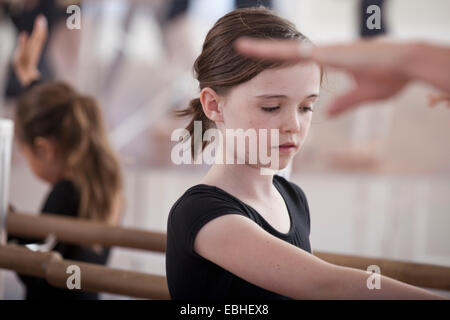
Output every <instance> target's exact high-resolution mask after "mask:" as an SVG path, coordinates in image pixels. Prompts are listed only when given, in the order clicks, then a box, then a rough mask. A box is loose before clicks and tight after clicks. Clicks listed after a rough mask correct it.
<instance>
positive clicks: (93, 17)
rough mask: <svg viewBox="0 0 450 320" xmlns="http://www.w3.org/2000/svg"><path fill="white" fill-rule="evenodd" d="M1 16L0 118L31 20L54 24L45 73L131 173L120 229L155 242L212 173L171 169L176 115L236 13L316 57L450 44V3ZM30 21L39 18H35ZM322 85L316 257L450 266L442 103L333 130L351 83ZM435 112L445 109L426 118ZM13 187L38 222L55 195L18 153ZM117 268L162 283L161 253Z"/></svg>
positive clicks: (310, 157) (423, 102)
mask: <svg viewBox="0 0 450 320" xmlns="http://www.w3.org/2000/svg"><path fill="white" fill-rule="evenodd" d="M1 3H2V6H1V8H2V10H1V13H0V43H1V45H0V91H1V92H2V96H0V117H7V118H11V117H12V114H13V111H14V108H15V105H16V100H15V98H14V95H13V94H12V92H13V91H11V94H8V95H7V91H8V90H9V89H7V88H9V87H10V86H11V84H10V83H12V81H13V80H10V77H11V73H10V71H9V70H10V65H11V62H12V55H13V53H14V48H15V47H16V39H17V36H18V31H21V30H28V31H30V29H26V28H30V26H31V25H32V22H33V20H34V17H35V16H36V15H37V14H38V13H44V14H45V15H46V17H47V20H48V21H49V39H48V45H47V46H46V48H45V49H44V51H45V52H44V55H43V60H42V61H41V62H40V69H39V70H40V72H41V73H42V75H43V77H44V78H45V79H55V80H63V81H65V82H67V83H69V84H70V85H71V86H73V87H74V88H75V89H76V90H77V91H80V92H83V93H86V94H89V95H92V96H94V97H95V98H96V99H97V100H98V101H99V105H100V106H101V107H102V112H103V114H104V116H105V126H106V129H107V130H108V132H109V138H110V141H111V143H112V145H113V147H114V148H115V149H116V150H117V151H118V153H119V155H120V157H121V161H122V163H123V164H124V192H125V198H126V202H127V207H126V211H125V213H124V219H123V222H122V224H123V225H124V226H129V227H138V228H145V229H148V230H158V231H165V228H166V223H167V215H168V213H169V209H170V207H171V205H172V204H173V202H174V201H175V200H176V199H177V198H179V196H180V195H181V194H182V192H184V190H186V189H187V187H189V186H192V185H194V184H196V183H197V182H198V180H199V179H200V177H202V176H203V174H204V172H206V170H207V166H206V165H205V164H203V165H196V166H194V165H180V166H177V165H175V164H173V162H172V161H171V150H172V148H173V146H174V145H175V144H176V142H172V141H171V139H170V137H171V134H172V132H173V130H174V129H175V128H184V127H185V125H186V122H187V121H188V119H177V118H174V117H173V116H172V115H173V111H174V110H178V109H182V108H185V107H186V106H187V104H188V103H189V101H190V99H191V98H192V97H196V96H198V93H199V90H198V87H197V83H196V82H195V80H194V79H195V78H194V76H193V74H192V72H193V68H192V66H193V63H194V59H195V57H197V56H198V54H199V53H200V49H201V44H202V41H203V39H204V37H205V35H206V32H207V30H208V29H210V28H211V26H212V25H213V24H214V23H215V21H216V20H217V18H219V17H220V16H222V15H223V14H225V13H226V12H228V11H230V10H233V9H234V8H236V7H241V6H252V5H265V6H269V7H271V8H272V9H273V10H275V11H276V12H277V13H278V14H280V15H281V16H282V17H285V18H287V19H289V20H291V21H293V22H294V23H296V25H297V28H298V29H299V30H300V31H301V32H302V33H304V34H305V35H306V36H308V38H310V39H311V40H312V41H313V42H314V43H315V44H318V45H326V44H330V43H336V42H345V41H355V40H358V39H360V38H362V37H366V36H372V35H373V33H375V34H380V33H381V34H385V35H387V36H389V37H390V38H392V39H395V40H398V41H411V40H421V39H422V40H426V41H429V42H432V43H437V44H443V45H449V44H450V35H449V33H448V31H447V30H448V29H449V27H450V19H449V18H450V14H449V12H450V2H449V1H447V0H434V1H420V0H414V1H406V0H384V1H361V0H340V1H336V0H320V1H317V0H271V1H235V0H215V1H209V0H190V1H175V0H174V1H166V0H148V1H134V0H129V1H126V0H86V1H79V2H77V5H79V6H80V9H81V28H80V29H79V30H78V29H73V30H70V29H68V28H67V27H66V24H65V22H66V19H67V18H68V17H69V15H70V14H67V13H66V9H67V6H68V5H69V4H73V3H75V1H57V0H55V1H4V0H3V1H1ZM13 3H22V6H21V10H20V11H14V10H13V7H14V6H13ZM370 5H377V6H379V8H380V9H381V18H382V21H381V26H382V27H381V29H376V30H373V29H370V30H369V29H367V28H364V26H365V25H366V24H365V21H367V18H369V17H370V16H371V15H372V14H370V13H367V10H366V11H364V8H366V9H367V7H368V6H370ZM44 7H45V8H44ZM37 8H39V9H37ZM41 8H42V9H41ZM32 10H37V11H36V13H35V15H34V16H31V13H30V12H32ZM14 12H21V13H20V14H19V16H20V15H23V16H25V15H26V14H30V16H29V18H26V19H25V18H24V20H22V21H25V22H21V23H22V24H23V27H21V28H22V29H21V28H19V27H16V24H17V25H19V22H17V21H19V20H17V19H18V18H16V17H17V16H18V14H17V13H14ZM33 12H34V11H33ZM14 19H16V20H14ZM366 26H367V25H366ZM45 64H47V67H45ZM46 68H47V69H46ZM324 83H325V84H324V86H323V88H322V91H321V96H320V100H319V101H318V104H317V105H316V106H317V108H316V110H315V112H314V116H313V123H312V127H311V130H310V136H309V140H308V141H307V142H306V144H305V146H304V147H303V150H301V151H300V153H299V155H298V156H297V157H296V158H295V159H294V162H293V164H292V173H291V180H293V181H294V182H295V183H297V184H298V185H300V186H301V187H302V188H303V189H304V190H305V193H306V194H308V201H309V204H310V210H311V224H312V225H311V226H312V232H311V243H312V246H313V249H314V251H316V250H317V251H320V250H322V251H329V252H336V253H344V254H356V255H362V256H377V257H384V258H391V259H397V260H406V261H414V262H423V263H432V264H440V265H446V266H450V248H449V244H450V238H449V232H448V226H449V225H450V215H449V214H448V213H449V212H450V198H449V197H448V194H450V183H449V178H450V152H449V150H448V148H447V147H446V146H447V144H448V143H447V140H448V136H449V135H450V126H449V125H448V124H449V123H450V113H449V112H448V111H449V109H448V108H447V107H440V106H441V105H445V104H446V102H445V101H446V100H445V97H441V96H440V93H439V92H438V91H437V90H436V89H434V88H433V87H431V86H428V85H424V84H421V83H413V84H412V85H410V86H408V88H405V90H403V91H402V92H400V94H399V95H397V96H395V97H393V98H391V99H389V100H387V101H385V102H383V106H381V108H377V110H375V109H374V108H364V110H362V109H361V111H358V112H357V113H346V114H344V115H342V116H341V117H339V118H336V119H333V120H332V121H331V120H325V106H326V105H327V104H328V103H329V102H330V101H331V100H332V98H334V97H336V96H339V95H340V94H341V93H342V92H346V91H347V90H348V89H349V87H350V86H351V84H352V80H351V78H349V77H348V76H347V75H345V74H343V73H340V72H335V71H330V72H328V73H327V74H326V79H325V82H324ZM13 87H14V86H13ZM11 90H12V89H11ZM429 100H430V101H431V102H433V103H435V106H436V107H434V108H428V107H427V105H428V102H429ZM389 106H392V107H389ZM10 181H11V189H10V198H11V203H12V204H13V205H15V206H16V207H19V208H20V209H21V210H24V211H28V212H30V213H37V212H38V208H39V207H40V206H41V205H42V203H41V201H42V199H43V196H44V195H45V194H46V193H47V192H48V191H49V188H50V186H49V185H48V184H45V183H43V182H41V181H39V180H38V179H36V178H35V177H34V176H33V174H32V172H31V171H30V169H29V168H28V167H27V165H26V162H25V159H24V157H23V156H22V155H21V154H20V153H19V152H18V144H17V142H16V143H15V145H14V152H13V160H12V171H11V179H10ZM109 265H110V266H112V267H118V268H124V269H130V270H135V271H141V272H149V271H150V270H151V271H152V272H153V273H155V274H161V275H164V273H165V266H164V255H162V254H156V253H155V254H153V253H147V252H137V251H134V250H126V249H119V248H114V249H113V250H112V251H111V259H110V261H109ZM6 281H7V283H6V286H7V288H8V290H6V292H5V294H6V298H21V297H22V296H23V288H22V287H21V285H20V283H19V282H18V281H17V278H16V277H15V276H14V275H12V274H10V276H8V277H6ZM102 297H103V298H125V297H118V296H112V295H102Z"/></svg>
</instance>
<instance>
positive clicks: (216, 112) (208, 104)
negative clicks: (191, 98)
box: [200, 88, 223, 122]
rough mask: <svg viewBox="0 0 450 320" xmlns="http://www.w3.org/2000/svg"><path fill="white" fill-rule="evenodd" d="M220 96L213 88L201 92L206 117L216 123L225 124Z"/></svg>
mask: <svg viewBox="0 0 450 320" xmlns="http://www.w3.org/2000/svg"><path fill="white" fill-rule="evenodd" d="M219 99H220V97H219V95H218V94H217V93H216V92H215V91H214V90H213V89H211V88H204V89H202V91H201V92H200V102H201V104H202V108H203V112H204V113H205V115H206V116H207V117H208V119H210V120H211V121H214V122H223V114H222V108H220V107H219Z"/></svg>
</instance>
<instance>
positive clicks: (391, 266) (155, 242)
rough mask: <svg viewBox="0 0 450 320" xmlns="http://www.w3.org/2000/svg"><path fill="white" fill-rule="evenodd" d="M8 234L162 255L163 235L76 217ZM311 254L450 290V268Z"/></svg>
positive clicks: (43, 218) (25, 224) (12, 217)
mask: <svg viewBox="0 0 450 320" xmlns="http://www.w3.org/2000/svg"><path fill="white" fill-rule="evenodd" d="M7 231H8V233H9V234H11V235H16V236H21V237H30V238H40V239H45V238H46V237H47V236H48V235H49V234H51V233H53V234H55V235H56V238H57V239H58V241H61V242H68V243H74V244H95V243H97V244H101V245H104V246H119V247H127V248H134V249H142V250H148V251H158V252H165V250H166V234H165V233H161V232H150V231H143V230H137V229H131V228H122V227H113V226H107V225H104V224H101V223H95V222H91V221H87V220H82V219H79V218H70V217H61V216H57V215H50V214H41V215H31V214H23V213H9V214H8V217H7ZM314 255H315V256H317V257H318V258H320V259H322V260H324V261H327V262H329V263H332V264H336V265H341V266H346V267H351V268H356V269H361V270H365V271H366V270H367V267H368V266H370V265H377V266H379V267H380V269H381V274H382V275H384V276H387V277H390V278H393V279H396V280H399V281H403V282H406V283H409V284H412V285H416V286H420V287H425V288H433V289H440V290H447V291H450V268H449V267H444V266H435V265H430V264H420V263H411V262H402V261H395V260H388V259H381V258H366V257H358V256H351V255H342V254H332V253H325V252H320V251H315V252H314Z"/></svg>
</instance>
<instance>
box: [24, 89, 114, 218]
mask: <svg viewBox="0 0 450 320" xmlns="http://www.w3.org/2000/svg"><path fill="white" fill-rule="evenodd" d="M16 132H17V136H18V138H19V140H20V141H21V142H22V143H26V144H28V145H29V146H31V147H32V148H33V146H34V141H35V139H36V138H37V137H47V138H52V139H54V140H55V141H57V143H58V146H59V147H60V148H61V150H62V154H63V157H64V162H65V170H66V172H67V173H69V177H70V180H72V182H73V183H74V184H75V187H76V189H77V191H78V192H79V196H80V205H79V211H78V216H79V217H81V218H87V219H90V220H96V221H100V222H107V223H113V224H115V223H117V221H116V220H117V219H116V217H115V213H114V212H113V211H114V210H115V207H116V205H115V203H117V202H116V200H117V199H118V198H120V197H121V196H122V176H121V170H120V165H119V161H118V157H117V156H116V154H115V152H114V151H113V149H112V147H111V145H110V143H109V141H108V138H107V133H106V130H105V127H104V123H103V117H102V112H101V110H100V107H99V106H98V104H97V102H96V101H95V100H94V99H93V98H91V97H89V96H85V95H81V94H79V93H77V92H76V91H75V90H74V89H72V88H71V87H70V86H69V85H67V84H65V83H62V82H54V83H44V84H39V85H36V86H34V87H33V88H31V89H30V90H29V91H28V92H27V93H26V94H25V95H23V96H22V97H21V99H20V100H19V103H18V106H17V112H16Z"/></svg>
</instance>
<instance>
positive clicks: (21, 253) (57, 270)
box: [0, 245, 170, 300]
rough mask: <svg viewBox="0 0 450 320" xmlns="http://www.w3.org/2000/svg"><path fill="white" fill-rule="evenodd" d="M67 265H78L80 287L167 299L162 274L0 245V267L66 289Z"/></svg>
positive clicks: (93, 290) (165, 282) (167, 295)
mask: <svg viewBox="0 0 450 320" xmlns="http://www.w3.org/2000/svg"><path fill="white" fill-rule="evenodd" d="M71 265H76V266H78V267H79V268H80V285H81V289H80V290H83V291H91V292H107V293H113V294H120V295H125V296H131V297H137V298H145V299H153V300H168V299H170V295H169V290H168V287H167V281H166V278H165V277H164V276H157V275H151V274H145V273H140V272H134V271H125V270H119V269H113V268H109V267H105V266H102V265H97V264H92V263H85V262H79V261H72V260H63V259H62V257H61V255H60V254H59V253H57V252H34V251H30V250H28V249H26V248H25V247H22V246H17V245H0V269H8V270H13V271H16V272H17V273H20V274H23V275H29V276H36V277H40V278H44V279H45V280H46V281H47V282H48V283H49V284H50V285H52V286H55V287H58V288H64V289H67V279H68V277H69V276H70V275H71V274H70V273H67V270H68V267H69V266H71ZM67 290H69V289H67ZM72 290H78V289H72Z"/></svg>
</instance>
